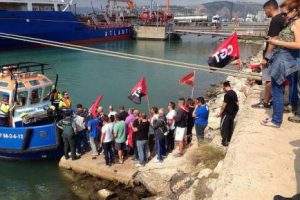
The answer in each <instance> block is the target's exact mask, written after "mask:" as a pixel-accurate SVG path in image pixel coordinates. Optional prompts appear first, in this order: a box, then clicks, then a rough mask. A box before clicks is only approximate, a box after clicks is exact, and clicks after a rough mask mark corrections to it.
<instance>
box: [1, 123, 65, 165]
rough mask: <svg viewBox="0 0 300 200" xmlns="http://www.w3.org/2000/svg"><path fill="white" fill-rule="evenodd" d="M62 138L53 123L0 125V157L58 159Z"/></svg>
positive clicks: (61, 152) (11, 158)
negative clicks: (28, 125) (15, 125)
mask: <svg viewBox="0 0 300 200" xmlns="http://www.w3.org/2000/svg"><path fill="white" fill-rule="evenodd" d="M62 144H63V143H62V139H61V136H60V133H59V132H58V129H57V127H56V125H55V124H48V125H43V126H34V127H18V128H12V127H0V158H1V159H10V160H44V159H47V160H48V159H58V158H60V157H61V156H62V155H63V148H62Z"/></svg>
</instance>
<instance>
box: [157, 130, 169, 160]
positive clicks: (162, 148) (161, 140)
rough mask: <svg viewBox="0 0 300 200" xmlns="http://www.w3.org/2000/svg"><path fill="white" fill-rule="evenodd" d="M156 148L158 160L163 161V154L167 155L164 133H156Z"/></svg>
mask: <svg viewBox="0 0 300 200" xmlns="http://www.w3.org/2000/svg"><path fill="white" fill-rule="evenodd" d="M155 150H156V155H157V160H160V161H162V160H163V156H166V145H165V137H164V135H159V134H156V135H155Z"/></svg>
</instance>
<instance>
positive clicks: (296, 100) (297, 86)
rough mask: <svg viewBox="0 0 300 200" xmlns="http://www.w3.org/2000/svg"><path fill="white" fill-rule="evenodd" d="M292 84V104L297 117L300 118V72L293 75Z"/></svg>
mask: <svg viewBox="0 0 300 200" xmlns="http://www.w3.org/2000/svg"><path fill="white" fill-rule="evenodd" d="M290 82H291V84H290V103H291V105H292V107H293V111H295V115H296V116H299V117H300V71H298V72H296V73H294V74H292V76H291V78H290Z"/></svg>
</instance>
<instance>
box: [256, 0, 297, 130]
mask: <svg viewBox="0 0 300 200" xmlns="http://www.w3.org/2000/svg"><path fill="white" fill-rule="evenodd" d="M280 8H281V11H282V14H283V15H284V16H285V19H286V23H287V26H286V27H285V28H284V29H283V30H282V31H281V32H280V33H279V35H278V37H276V38H269V39H268V43H269V44H272V45H274V46H276V50H275V51H274V52H273V55H272V56H271V58H270V61H269V63H270V70H269V73H270V75H271V79H272V80H271V84H272V97H273V114H272V118H269V117H267V118H265V119H264V120H262V122H261V124H262V125H264V126H269V127H273V128H280V126H281V124H282V122H283V112H284V83H285V81H286V80H292V81H291V85H295V84H297V82H296V79H295V78H293V77H294V76H295V74H296V73H298V71H299V70H300V64H299V63H300V62H299V61H300V1H299V0H285V1H284V2H283V3H282V4H281V6H280ZM291 91H292V96H293V95H294V94H293V92H294V91H293V90H291ZM290 120H291V118H290Z"/></svg>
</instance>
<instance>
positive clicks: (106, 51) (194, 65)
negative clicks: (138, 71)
mask: <svg viewBox="0 0 300 200" xmlns="http://www.w3.org/2000/svg"><path fill="white" fill-rule="evenodd" d="M0 34H4V33H0ZM4 35H8V36H13V37H19V38H25V39H30V40H35V41H41V42H47V43H53V44H58V45H63V46H70V47H76V48H83V49H88V50H93V51H98V52H105V53H112V54H117V55H122V56H130V57H135V58H142V59H145V60H155V61H162V62H169V63H174V64H179V65H185V66H190V67H197V68H205V69H212V70H221V71H224V72H234V73H236V72H237V70H233V69H224V68H223V69H220V68H216V67H208V66H206V65H201V64H191V63H185V62H179V61H172V60H166V59H160V58H150V57H146V56H140V55H133V54H128V53H121V52H115V51H109V50H103V49H97V48H91V47H85V46H80V45H74V44H69V43H62V42H56V41H50V40H44V39H40V38H32V37H26V36H20V35H14V34H4ZM240 73H242V74H248V73H247V72H243V71H240Z"/></svg>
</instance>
